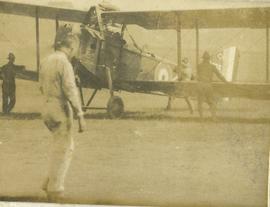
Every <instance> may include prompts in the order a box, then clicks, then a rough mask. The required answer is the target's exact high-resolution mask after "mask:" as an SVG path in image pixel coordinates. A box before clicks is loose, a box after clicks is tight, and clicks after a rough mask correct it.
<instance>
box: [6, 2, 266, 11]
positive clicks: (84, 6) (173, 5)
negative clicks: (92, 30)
mask: <svg viewBox="0 0 270 207" xmlns="http://www.w3.org/2000/svg"><path fill="white" fill-rule="evenodd" d="M2 1H4V0H2ZM6 1H7V0H6ZM8 1H12V2H19V3H33V4H40V5H48V3H49V2H53V3H55V4H61V3H63V2H71V3H72V4H73V6H74V8H76V9H79V10H88V8H89V7H90V6H91V5H95V4H97V3H98V2H102V1H104V0H8ZM105 1H106V2H111V3H112V4H114V5H116V6H117V7H118V8H119V9H120V10H181V9H201V8H217V7H221V8H225V7H249V6H254V5H255V6H270V0H105Z"/></svg>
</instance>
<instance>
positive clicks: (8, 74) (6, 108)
mask: <svg viewBox="0 0 270 207" xmlns="http://www.w3.org/2000/svg"><path fill="white" fill-rule="evenodd" d="M15 59H16V57H15V55H14V54H13V53H9V54H8V63H7V64H6V65H4V66H3V67H2V71H1V75H2V79H3V84H2V98H3V104H2V108H3V109H2V110H3V113H4V114H8V113H10V112H11V110H12V109H13V108H14V106H15V103H16V81H15V78H16V72H17V71H18V70H22V69H24V68H25V67H24V66H19V65H15V64H14V62H15Z"/></svg>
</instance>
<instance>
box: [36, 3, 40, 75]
mask: <svg viewBox="0 0 270 207" xmlns="http://www.w3.org/2000/svg"><path fill="white" fill-rule="evenodd" d="M39 46H40V45H39V9H38V7H36V54H37V73H38V77H39V66H40V47H39Z"/></svg>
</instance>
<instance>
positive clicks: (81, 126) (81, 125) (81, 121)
mask: <svg viewBox="0 0 270 207" xmlns="http://www.w3.org/2000/svg"><path fill="white" fill-rule="evenodd" d="M78 122H79V133H82V132H84V131H85V129H86V123H85V120H84V117H83V115H81V116H79V117H78Z"/></svg>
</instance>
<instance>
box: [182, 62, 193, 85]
mask: <svg viewBox="0 0 270 207" xmlns="http://www.w3.org/2000/svg"><path fill="white" fill-rule="evenodd" d="M191 78H192V68H191V65H190V64H182V69H181V80H183V81H190V80H191Z"/></svg>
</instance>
